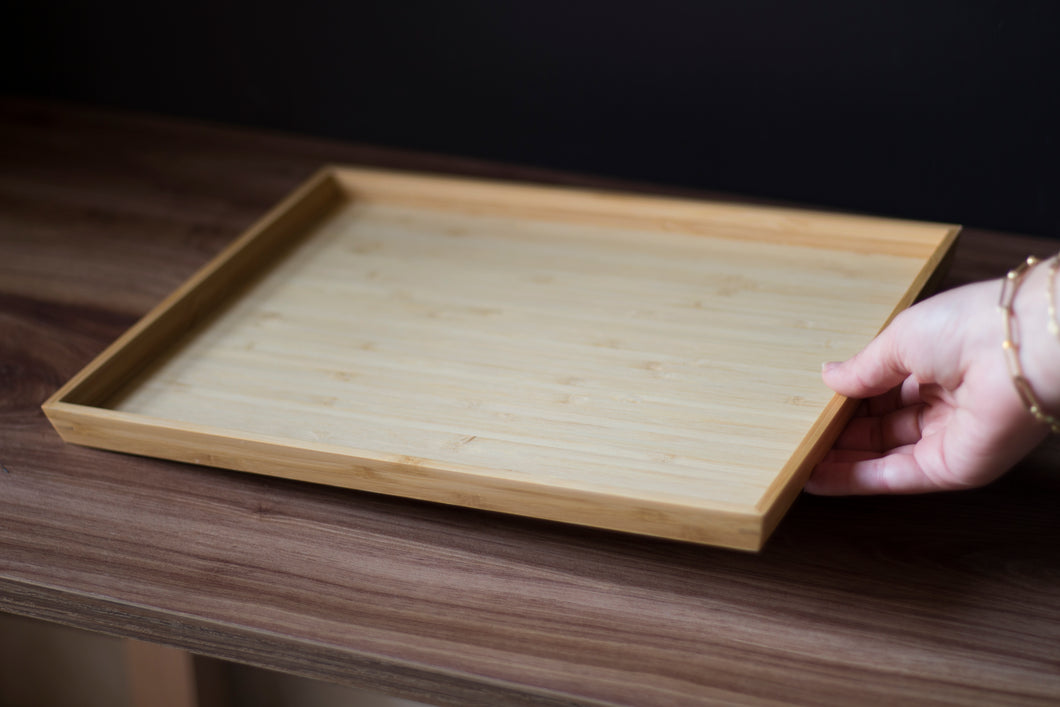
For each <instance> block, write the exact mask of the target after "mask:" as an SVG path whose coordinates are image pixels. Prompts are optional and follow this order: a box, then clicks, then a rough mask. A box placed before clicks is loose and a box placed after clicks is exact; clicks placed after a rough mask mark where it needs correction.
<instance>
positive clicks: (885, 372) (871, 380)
mask: <svg viewBox="0 0 1060 707" xmlns="http://www.w3.org/2000/svg"><path fill="white" fill-rule="evenodd" d="M905 321H907V320H906V319H903V318H902V317H901V316H899V318H897V319H895V320H894V321H893V322H892V323H891V325H890V326H888V327H887V328H886V329H884V330H883V332H882V333H881V334H880V335H879V336H877V337H876V338H875V339H873V340H872V341H871V342H870V343H869V345H868V346H866V347H865V348H864V349H862V350H861V351H860V352H859V353H857V354H856V355H855V356H854V357H853V358H850V359H847V360H846V361H842V362H835V361H832V362H829V363H826V364H824V367H823V368H822V370H821V375H822V377H823V378H824V382H825V384H826V385H827V386H828V387H829V388H831V389H832V390H834V391H835V392H837V393H839V394H840V395H845V396H847V397H848V398H871V397H873V396H876V395H880V394H882V393H886V392H887V391H889V390H891V389H892V388H895V387H896V386H898V384H899V383H901V382H902V381H904V380H905V379H906V378H908V377H909V374H910V370H909V367H908V366H907V365H906V364H905V363H904V362H903V361H902V360H901V356H900V352H899V347H898V339H899V337H900V336H901V335H902V333H901V332H902V329H903V327H904V326H905Z"/></svg>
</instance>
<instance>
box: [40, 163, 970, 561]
mask: <svg viewBox="0 0 1060 707" xmlns="http://www.w3.org/2000/svg"><path fill="white" fill-rule="evenodd" d="M955 235H956V228H954V227H952V226H945V225H938V224H922V223H914V222H902V221H892V220H886V219H873V218H865V217H857V216H845V215H836V214H826V213H814V212H810V211H799V210H793V209H778V208H766V207H756V206H749V205H741V204H731V203H722V202H706V201H691V200H684V201H681V200H674V199H663V198H659V197H654V198H653V197H646V196H638V195H631V194H621V193H606V192H599V191H596V192H593V191H579V190H573V189H557V188H548V187H540V186H529V185H512V184H501V183H491V182H484V181H471V180H466V179H453V178H443V177H429V176H419V175H410V174H401V173H389V172H380V171H377V170H364V169H350V168H345V169H341V168H333V169H326V170H323V171H322V172H321V173H320V174H318V176H317V177H315V178H314V179H312V180H310V181H309V182H308V183H307V184H306V185H305V186H303V187H302V188H301V189H300V190H298V191H297V192H296V193H295V194H294V195H293V196H291V197H290V198H289V199H288V200H287V201H286V202H284V203H283V204H281V205H280V206H279V207H277V208H276V209H275V210H274V211H273V212H272V213H271V214H270V215H269V216H267V217H266V218H265V219H263V221H262V222H261V223H260V224H259V225H258V226H257V227H256V228H254V229H252V230H251V231H250V232H249V233H248V234H247V235H246V236H245V237H244V238H243V239H241V240H240V241H238V242H237V243H236V244H235V245H234V246H233V247H232V248H230V249H229V251H227V252H226V254H223V255H222V256H221V257H219V258H218V259H217V260H215V262H214V263H213V264H211V266H209V267H208V268H207V269H206V270H205V271H204V272H203V273H201V274H200V275H199V276H198V277H196V278H193V279H192V280H191V281H190V282H189V283H187V284H186V285H185V287H184V288H183V289H182V290H180V291H178V292H177V293H176V294H175V295H174V296H172V297H171V298H170V299H169V300H167V302H165V303H163V304H162V305H161V306H160V308H159V309H158V310H157V311H156V312H155V313H153V314H152V315H151V316H149V317H148V318H147V320H146V321H145V322H144V323H142V324H141V326H140V327H139V328H138V330H134V332H133V333H132V335H130V336H128V337H126V339H124V340H123V341H121V342H119V343H118V344H117V345H116V346H115V347H114V348H113V349H112V350H111V351H110V352H108V353H106V354H104V355H103V356H102V357H101V359H100V360H99V361H97V362H96V363H94V364H93V365H92V366H90V367H89V368H88V369H87V371H86V373H85V374H82V375H81V376H80V377H78V378H75V380H74V381H73V382H72V384H71V385H70V386H67V387H66V388H64V389H63V390H62V391H60V392H59V393H57V394H56V396H55V398H54V399H53V401H51V402H49V403H48V404H47V405H46V406H45V409H46V411H47V412H49V414H50V415H51V416H52V418H53V419H55V420H56V424H57V428H58V429H59V430H60V431H61V432H62V433H63V434H64V436H65V437H66V438H67V439H69V440H70V441H73V442H80V443H86V444H90V445H95V446H102V447H105V448H110V449H117V450H120V451H128V452H134V453H141V454H149V455H152V456H161V457H165V458H171V459H177V460H182V461H192V462H196V463H206V464H211V465H216V466H222V467H226V468H231V469H238V470H243V471H251V472H258V473H271V474H277V475H281V476H288V477H293V478H299V479H305V480H310V481H317V482H322V483H330V484H335V485H340V486H347V487H350V488H359V489H364V490H370V491H379V492H384V493H394V494H398V495H406V496H410V497H413V498H420V499H426V500H433V501H442V502H446V503H454V504H457V505H466V506H471V507H474V508H480V509H486V510H497V511H504V512H509V513H518V514H522V515H530V516H535V517H541V518H548V519H552V520H560V521H566V522H574V523H582V524H587V525H593V526H597V527H603V528H612V529H617V530H626V531H631V532H641V533H647V534H652V535H661V536H665V537H672V538H678V539H685V540H694V541H699V542H707V543H712V544H719V545H727V546H732V547H740V548H746V549H758V548H760V547H761V545H762V543H763V542H764V541H765V539H766V538H767V537H768V534H769V533H770V532H771V530H772V528H773V525H775V523H776V522H777V521H778V520H779V518H780V516H781V515H782V513H783V511H784V509H785V508H786V507H787V505H788V504H789V503H790V502H791V500H792V498H793V497H794V494H795V493H796V492H797V490H798V488H799V487H800V486H801V484H802V482H803V480H804V478H805V475H806V474H807V473H808V471H809V469H810V468H811V465H812V463H813V462H814V461H815V460H816V458H817V457H818V456H819V455H820V454H821V453H823V451H825V450H826V449H827V446H828V445H830V443H831V439H832V438H833V437H834V433H835V431H836V430H837V429H838V427H839V426H840V425H841V424H842V423H843V421H844V420H845V417H844V414H843V407H842V403H841V401H840V400H839V399H838V398H836V396H834V395H833V394H832V393H831V391H829V390H828V389H827V388H826V387H825V386H824V385H823V384H822V382H821V379H820V367H821V363H822V362H824V361H827V360H840V359H843V358H846V357H848V356H850V355H852V354H853V353H854V352H856V351H857V350H858V349H859V348H861V347H862V346H864V345H865V343H867V342H868V341H869V340H870V339H871V338H872V336H873V335H874V334H875V333H876V332H877V331H878V330H879V329H880V328H881V327H882V326H883V325H884V324H885V323H886V322H887V321H888V319H889V318H890V317H891V316H892V315H893V314H894V313H895V312H896V311H897V310H899V309H901V308H902V307H904V306H906V305H907V304H908V303H909V302H910V301H911V300H912V299H913V297H915V295H916V294H917V293H918V292H919V291H920V290H921V288H922V287H923V286H924V285H925V283H926V282H927V280H928V279H929V278H930V277H931V275H932V274H933V273H934V271H935V269H936V267H937V266H938V264H939V262H940V260H941V259H942V258H943V256H944V255H945V254H946V253H947V252H948V250H949V248H950V246H951V245H952V242H953V239H954V237H955ZM263 242H268V243H271V244H272V245H271V246H270V247H265V246H263V245H262V243H263ZM252 250H253V251H255V255H254V258H251V257H250V256H249V255H248V254H249V253H250V252H251V251H252ZM237 260H244V261H247V262H248V263H253V265H252V266H251V265H246V266H242V267H243V269H242V270H240V272H242V273H244V276H245V277H247V278H248V279H249V280H250V283H249V284H248V285H246V286H245V287H243V288H240V289H238V290H236V291H232V290H235V288H234V287H228V289H226V290H221V285H225V286H227V284H226V283H227V282H228V281H229V280H232V279H234V277H235V276H234V275H233V274H232V272H234V270H233V268H234V267H235V264H236V263H237ZM217 283H221V285H218V284H217ZM214 291H217V292H216V294H212V293H214ZM189 302H194V303H195V304H194V307H195V314H189V313H188V311H189V310H190V308H191V305H189ZM174 320H178V321H181V322H184V321H187V326H188V327H191V329H192V331H191V333H190V334H186V335H181V336H176V335H175V334H173V333H171V334H168V335H166V336H163V335H159V334H158V333H157V331H158V330H159V328H160V327H165V331H167V332H177V333H180V332H179V331H177V327H175V326H173V325H171V324H168V322H172V321H174ZM130 350H141V351H142V353H140V354H137V355H136V356H135V357H130V355H129V351H130ZM120 357H128V358H129V362H128V363H125V364H122V365H117V364H115V363H114V361H115V360H116V359H118V358H120ZM144 366H147V368H146V372H144V373H143V374H141V375H140V376H138V377H135V378H133V379H132V380H131V381H130V378H132V376H133V374H134V373H135V372H136V371H137V370H139V369H141V368H143V367H144ZM104 369H107V370H106V372H104ZM86 382H87V385H88V386H89V387H91V388H93V389H98V390H99V391H100V393H98V394H97V395H96V396H95V397H93V396H91V395H89V394H87V393H86V392H85V391H84V387H85V385H86ZM118 382H120V383H121V384H122V385H121V386H119V385H118ZM103 391H105V393H104V392H103ZM71 401H72V402H81V403H83V404H86V405H90V406H93V407H95V408H100V409H102V410H96V411H88V410H85V409H83V408H74V407H72V406H68V405H64V404H65V403H67V402H71ZM110 411H113V412H114V413H117V415H111V414H108V413H109V412H110ZM90 412H91V415H90V414H89V413H90ZM79 415H80V416H79ZM93 415H94V416H93ZM166 427H169V428H170V429H169V431H167V430H166Z"/></svg>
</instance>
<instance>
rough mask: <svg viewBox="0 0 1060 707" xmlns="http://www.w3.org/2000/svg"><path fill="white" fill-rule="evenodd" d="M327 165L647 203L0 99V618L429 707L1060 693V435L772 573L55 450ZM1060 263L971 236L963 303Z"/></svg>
mask: <svg viewBox="0 0 1060 707" xmlns="http://www.w3.org/2000/svg"><path fill="white" fill-rule="evenodd" d="M334 162H343V163H362V164H371V165H379V166H386V167H398V168H414V169H421V170H435V171H443V172H448V173H462V174H474V175H479V176H485V177H491V178H507V177H519V178H523V179H530V180H538V181H545V182H554V183H576V184H585V185H589V186H629V185H617V184H609V183H607V182H606V181H605V180H599V179H590V178H584V177H581V178H580V177H576V176H570V175H555V174H549V173H546V172H542V171H535V170H519V169H516V168H511V167H498V166H495V165H490V164H486V163H477V162H474V161H469V160H456V159H449V158H443V157H436V156H425V155H415V154H409V153H400V152H394V151H388V150H382V149H379V148H370V147H362V146H357V145H346V144H339V143H332V142H327V141H322V140H313V139H305V138H296V137H290V136H284V135H276V134H269V133H264V132H250V131H238V130H234V129H229V128H224V127H219V126H211V125H203V124H196V123H191V122H181V121H174V120H168V119H160V118H152V117H145V116H135V115H129V114H118V113H108V112H101V111H96V110H90V109H84V108H78V107H71V106H60V105H53V104H44V103H34V102H29V101H21V100H15V99H9V100H6V101H4V102H3V103H0V253H2V255H3V257H2V258H0V386H2V393H0V465H2V466H0V499H2V501H0V609H2V610H5V611H9V612H13V613H18V614H23V615H27V616H34V617H38V618H44V619H48V620H52V621H57V622H61V623H65V624H70V625H74V626H78V627H82V628H87V629H91V630H95V631H102V632H106V633H112V634H116V635H122V636H129V637H134V638H141V639H146V640H151V641H155V642H159V643H165V644H169V645H174V646H179V647H183V648H187V649H189V650H192V651H195V652H198V653H202V654H206V655H212V656H217V657H222V658H227V659H232V660H236V661H240V662H244V663H248V664H254V665H261V666H265V667H269V668H272V669H277V670H283V671H288V672H293V673H298V674H302V675H308V676H313V677H319V678H324V679H327V680H332V681H336V682H343V683H348V684H354V685H359V686H364V687H372V688H375V689H381V690H385V691H389V692H392V693H394V694H399V695H402V696H405V697H410V698H413V699H418V700H422V701H426V702H433V703H438V704H482V705H493V704H590V705H591V704H630V705H649V704H650V705H668V704H672V705H677V704H700V703H710V702H712V701H713V702H731V703H757V704H762V703H789V704H790V703H804V704H810V703H812V704H894V703H902V704H991V705H996V704H1055V702H1056V701H1057V699H1058V698H1060V552H1058V551H1057V541H1058V540H1060V514H1058V513H1057V497H1058V491H1060V480H1058V479H1060V477H1058V475H1057V470H1058V468H1060V446H1058V445H1057V443H1056V440H1052V441H1050V442H1048V443H1046V445H1044V446H1043V447H1042V448H1040V449H1039V450H1038V451H1037V452H1036V453H1035V454H1034V455H1033V456H1032V457H1030V458H1029V459H1027V460H1026V461H1025V462H1024V463H1022V464H1021V465H1020V466H1019V467H1018V468H1017V469H1016V470H1014V471H1013V472H1012V473H1010V474H1009V475H1008V476H1007V477H1005V478H1004V479H1002V480H1001V481H1000V482H998V483H996V484H994V485H992V486H990V487H988V488H986V489H981V490H977V491H970V492H962V493H954V494H939V495H928V496H909V497H891V498H888V497H879V498H859V499H843V498H831V499H825V498H813V497H804V498H800V499H799V500H798V501H797V502H796V503H795V505H794V507H793V508H792V510H791V512H790V513H789V515H788V517H787V518H786V519H785V520H784V521H783V522H782V523H781V525H780V527H779V529H778V531H777V533H776V534H775V535H774V537H773V539H772V540H771V541H770V543H769V544H768V545H767V546H766V548H765V550H764V551H763V552H762V553H760V554H758V555H749V554H743V553H735V552H731V551H726V550H718V549H710V548H705V547H701V546H696V545H690V544H682V543H678V542H670V541H663V540H653V539H648V538H642V537H637V536H631V535H624V534H618V533H611V532H607V531H598V530H590V529H584V528H576V527H571V526H565V525H560V524H554V523H549V522H544V521H533V520H526V519H519V518H513V517H508V516H501V515H496V514H491V513H487V512H480V511H469V510H464V509H457V508H452V507H447V506H441V505H434V504H428V503H422V502H416V501H407V500H401V499H396V498H391V497H384V496H377V495H371V494H366V493H359V492H354V491H346V490H341V489H333V488H326V487H320V486H314V485H310V484H303V483H298V482H294V481H285V480H279V479H273V478H264V477H258V476H252V475H248V474H240V473H233V472H225V471H219V470H214V469H208V468H202V467H197V466H191V465H183V464H178V463H172V462H164V461H159V460H152V459H144V458H138V457H132V456H125V455H120V454H114V453H108V452H101V451H95V450H90V449H85V448H80V447H76V446H72V445H65V444H63V443H62V442H61V441H60V439H59V438H58V435H56V434H55V433H54V431H53V430H52V429H51V427H50V425H48V423H47V421H46V420H45V418H44V416H43V414H42V413H41V412H40V407H39V406H40V404H41V402H42V401H43V400H44V399H45V398H47V397H48V396H49V395H51V394H52V393H53V392H54V391H55V390H56V389H57V388H58V387H59V386H60V385H61V384H62V383H63V382H64V381H66V380H67V379H68V378H69V377H70V376H71V375H73V374H74V373H75V372H76V371H77V370H79V369H80V368H81V367H82V366H84V364H85V363H86V362H87V361H88V360H90V359H91V358H92V357H93V356H95V355H96V354H97V353H99V351H101V350H102V349H103V348H104V347H105V346H106V345H107V344H109V343H110V342H111V341H112V340H113V339H114V338H116V337H117V336H118V335H119V334H121V332H122V331H124V330H125V329H126V328H127V327H128V326H130V325H131V324H132V323H133V322H134V321H135V320H136V319H137V318H139V317H140V316H141V315H142V314H143V313H144V312H146V311H147V310H148V309H149V308H151V307H152V306H154V305H155V304H157V302H159V301H160V300H161V299H162V298H163V297H165V295H166V294H167V293H169V292H170V291H171V290H173V289H174V288H175V287H176V286H177V285H178V284H179V283H180V282H181V281H183V280H184V279H185V278H187V277H188V276H189V275H190V274H191V273H192V272H193V271H194V270H195V269H196V268H198V267H199V266H201V265H202V264H203V263H204V262H205V261H206V260H207V259H208V258H209V257H210V256H212V255H213V254H215V253H217V252H218V251H219V250H220V249H221V248H223V247H224V246H225V245H226V244H227V243H228V242H230V241H231V239H232V238H234V237H235V236H236V235H237V234H238V233H239V232H240V231H242V230H243V229H244V228H246V226H247V225H249V224H250V223H251V222H252V221H253V220H254V219H255V218H257V217H258V216H259V215H260V214H261V213H263V212H264V211H265V210H266V209H267V208H269V206H271V205H272V204H274V203H275V202H276V201H278V200H279V198H280V197H282V196H283V195H284V194H286V193H287V192H289V191H290V190H291V188H292V187H293V186H294V185H296V184H297V183H299V182H301V181H302V180H304V179H305V178H306V177H307V176H308V175H309V174H311V173H312V172H313V171H315V170H316V169H317V168H318V167H319V166H320V165H321V164H325V163H334ZM1053 250H1055V244H1054V243H1051V242H1048V241H1043V240H1039V239H1033V238H1027V237H1017V236H1002V235H1000V234H988V233H983V232H977V231H974V230H969V231H966V232H965V234H964V235H963V237H962V241H961V244H960V245H959V247H958V250H957V252H956V257H955V260H954V263H953V267H952V271H951V276H950V279H949V284H957V283H960V282H964V281H968V280H971V279H978V278H982V277H993V276H999V275H1001V274H1003V273H1004V272H1005V271H1006V270H1007V269H1008V268H1009V267H1011V265H1012V264H1013V263H1015V262H1018V261H1019V260H1020V259H1022V258H1023V257H1024V256H1025V255H1026V254H1027V253H1029V252H1035V251H1037V252H1038V253H1039V254H1047V253H1049V252H1051V251H1053Z"/></svg>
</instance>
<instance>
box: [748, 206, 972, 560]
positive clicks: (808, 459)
mask: <svg viewBox="0 0 1060 707" xmlns="http://www.w3.org/2000/svg"><path fill="white" fill-rule="evenodd" d="M960 230H961V229H960V227H959V226H951V227H949V228H948V230H946V231H945V233H944V234H943V236H942V238H941V239H940V240H939V242H938V243H937V244H936V245H935V247H934V249H933V251H932V252H931V255H930V256H929V257H928V258H927V260H926V261H925V262H924V266H923V267H922V268H921V269H920V272H919V273H917V276H916V279H915V280H914V281H913V282H912V283H911V284H910V286H909V289H908V290H907V291H906V293H905V294H904V295H903V296H902V298H901V300H900V301H899V302H898V303H897V305H896V306H895V308H894V311H892V312H891V314H890V316H889V317H888V318H887V321H886V322H884V324H883V326H881V327H880V331H881V332H882V331H883V330H884V329H886V328H887V326H888V325H889V324H890V323H891V322H892V321H893V320H894V318H895V317H896V316H898V314H899V313H900V312H902V311H903V310H905V309H907V308H908V307H909V306H911V305H912V304H913V303H914V302H915V301H917V299H919V298H921V297H923V296H925V295H927V294H930V293H931V292H932V291H933V290H934V289H935V288H936V287H937V286H938V283H939V282H940V281H941V276H942V275H943V274H944V273H945V270H946V268H947V267H948V265H949V262H950V260H951V259H952V257H953V252H954V250H955V249H956V245H957V238H958V236H959V234H960ZM865 343H868V342H865ZM856 408H857V401H856V400H852V399H849V398H845V397H843V396H841V395H837V396H835V398H834V399H833V400H832V401H831V402H830V403H829V404H828V406H827V407H826V409H825V410H824V411H823V412H822V413H821V416H820V417H819V418H818V420H817V422H816V423H815V424H814V425H813V427H812V428H811V429H810V431H809V432H808V433H807V434H806V437H805V438H804V439H803V440H802V442H801V443H800V444H799V447H798V448H797V449H796V451H795V453H794V454H793V455H792V458H791V461H790V462H789V463H788V464H787V465H786V466H785V468H784V470H783V471H782V472H781V473H780V474H779V475H778V477H777V479H776V481H775V482H773V484H772V485H771V486H770V487H769V489H767V490H766V493H765V494H763V496H762V500H761V501H759V503H758V504H757V506H756V508H757V510H759V511H760V512H762V513H763V534H764V536H765V538H768V537H769V535H770V534H771V533H772V532H773V531H774V530H775V529H776V526H777V525H778V524H779V523H780V521H781V519H782V518H783V517H784V514H785V513H786V512H787V510H788V508H790V507H791V504H792V503H794V502H795V499H796V498H797V497H798V495H799V493H800V492H801V491H802V487H803V486H805V485H806V480H807V479H809V477H810V474H811V473H812V471H813V468H814V467H815V466H816V465H817V463H818V462H820V460H821V459H822V458H823V457H824V455H825V454H827V453H828V451H829V450H830V449H831V448H832V445H833V444H835V440H836V439H837V438H838V437H839V434H840V433H841V432H842V431H843V428H844V427H845V426H846V424H847V422H848V421H849V420H850V418H851V417H852V416H853V414H854V410H855V409H856ZM763 542H764V540H763Z"/></svg>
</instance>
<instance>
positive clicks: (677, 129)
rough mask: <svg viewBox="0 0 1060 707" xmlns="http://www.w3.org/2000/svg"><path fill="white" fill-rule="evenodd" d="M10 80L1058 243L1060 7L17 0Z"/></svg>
mask: <svg viewBox="0 0 1060 707" xmlns="http://www.w3.org/2000/svg"><path fill="white" fill-rule="evenodd" d="M5 15H7V17H6V18H5V20H4V21H3V25H4V28H3V29H0V32H2V33H3V34H4V35H6V36H5V41H4V44H3V49H2V50H0V51H2V52H3V56H2V58H3V61H4V63H3V66H4V67H5V68H4V69H3V72H2V75H3V78H2V83H0V89H2V90H3V91H4V92H5V93H8V94H16V95H23V96H40V97H48V98H58V99H63V100H73V101H77V102H83V103H89V104H95V105H102V106H114V107H124V108H132V109H136V110H141V111H149V112H155V113H163V114H170V115H177V116H189V117H194V118H199V119H206V120H212V121H222V122H227V123H236V124H246V125H251V126H263V127H268V128H274V129H280V130H285V131H292V132H297V133H307V134H316V135H321V136H328V137H336V138H342V139H346V140H353V141H363V142H370V143H377V144H382V145H391V146H398V147H406V148H414V149H423V150H430V151H434V152H441V153H449V154H456V155H465V156H473V157H483V158H488V159H492V160H500V161H505V162H513V163H522V164H530V165H539V166H546V167H555V168H561V169H568V170H573V171H579V172H583V173H592V174H600V175H606V176H613V177H620V178H624V179H633V180H639V181H650V182H658V183H664V184H676V185H683V186H688V187H694V188H705V189H713V190H721V191H728V192H733V193H738V194H745V195H750V196H756V197H765V198H775V199H780V200H786V201H797V202H802V203H806V204H810V205H818V206H824V207H834V208H843V209H851V210H857V211H864V212H870V213H880V214H887V215H894V216H901V217H909V218H917V219H932V220H942V221H950V222H958V223H963V224H965V225H969V226H978V227H985V228H995V229H1000V230H1008V231H1017V232H1025V233H1032V234H1044V235H1051V236H1060V149H1058V140H1057V134H1056V133H1057V131H1058V130H1060V127H1058V126H1060V100H1058V89H1057V87H1058V85H1060V31H1058V30H1060V3H1058V2H1053V1H1051V0H1048V1H1047V0H1037V1H1033V2H1001V1H989V2H975V1H974V0H967V1H965V2H956V1H953V2H940V1H934V0H926V1H925V2H856V1H850V0H847V1H843V2H840V1H838V0H837V1H832V2H795V1H788V2H784V1H781V0H772V1H770V0H758V1H747V2H738V1H736V0H731V1H725V2H720V1H710V0H703V1H702V2H693V1H691V0H688V1H684V2H670V1H656V2H642V3H629V2H603V1H602V0H588V1H585V2H577V1H576V0H571V1H570V2H564V3H559V2H528V1H520V0H496V1H486V0H479V1H471V2H424V1H419V2H400V1H395V2H341V1H340V0H334V1H332V2H318V1H317V0H304V1H299V2H289V3H286V4H281V3H276V2H266V3H250V2H244V1H240V2H228V3H225V2H222V1H218V2H205V1H204V0H181V1H180V2H175V3H171V4H168V5H160V6H155V5H154V4H152V3H145V2H130V1H128V0H116V1H114V2H73V3H62V2H55V1H54V0H45V1H44V2H25V3H20V4H19V6H17V7H15V8H9V9H8V10H7V12H5Z"/></svg>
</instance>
